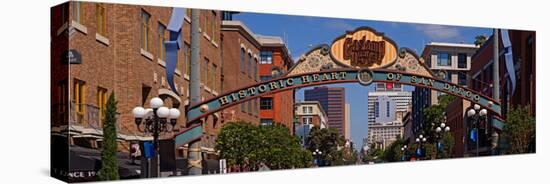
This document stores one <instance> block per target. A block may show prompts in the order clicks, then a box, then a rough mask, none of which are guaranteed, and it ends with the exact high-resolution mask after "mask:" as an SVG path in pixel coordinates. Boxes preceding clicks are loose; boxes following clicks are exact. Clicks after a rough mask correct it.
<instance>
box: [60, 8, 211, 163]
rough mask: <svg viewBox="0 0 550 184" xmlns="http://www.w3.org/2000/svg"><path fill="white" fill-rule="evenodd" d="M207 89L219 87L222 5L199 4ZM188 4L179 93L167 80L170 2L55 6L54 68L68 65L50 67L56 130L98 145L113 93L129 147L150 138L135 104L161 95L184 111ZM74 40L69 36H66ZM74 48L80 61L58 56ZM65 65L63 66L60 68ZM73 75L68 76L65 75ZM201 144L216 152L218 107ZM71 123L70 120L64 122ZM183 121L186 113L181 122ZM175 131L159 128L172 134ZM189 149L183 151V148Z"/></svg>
mask: <svg viewBox="0 0 550 184" xmlns="http://www.w3.org/2000/svg"><path fill="white" fill-rule="evenodd" d="M200 11H201V14H200V15H201V16H200V20H201V21H200V27H201V43H200V47H201V48H200V50H201V52H200V53H201V56H200V58H201V97H202V99H206V98H212V97H215V96H216V95H218V93H220V92H221V90H222V88H221V86H222V85H221V82H219V81H221V79H220V77H221V65H222V63H221V53H222V52H221V48H220V44H221V36H220V35H221V34H220V25H221V19H220V18H219V14H220V12H219V11H210V10H200ZM190 12H191V10H187V15H186V16H185V23H184V25H183V27H182V43H183V47H182V48H181V49H180V50H179V51H178V53H177V54H178V62H177V69H176V75H175V77H174V83H175V85H176V88H177V92H178V93H179V95H177V94H176V93H175V92H173V91H171V89H169V87H168V84H167V82H166V77H165V76H166V72H165V65H166V62H165V60H166V51H165V48H164V44H163V42H164V41H166V40H167V39H168V31H167V29H166V26H167V24H168V22H169V20H170V16H171V13H172V8H169V7H153V6H135V5H122V4H104V3H92V2H76V1H74V2H69V3H65V4H62V5H59V6H56V7H54V8H52V26H51V40H52V62H54V63H52V71H55V72H57V71H67V70H59V69H60V68H61V69H62V68H68V67H70V70H68V71H67V73H68V75H67V74H63V73H61V74H59V75H58V73H53V74H52V88H51V89H52V91H51V92H52V111H54V110H55V109H58V110H59V112H63V113H53V114H54V116H52V125H54V127H53V128H52V132H58V133H62V132H64V131H65V132H66V131H67V130H70V133H71V135H73V134H74V136H69V142H70V143H71V144H75V145H78V146H83V147H89V148H98V147H100V144H101V137H102V131H101V130H102V122H101V120H102V113H101V112H102V110H103V109H104V108H105V103H106V99H107V97H108V96H109V94H111V93H114V94H115V96H116V100H117V101H118V105H117V111H118V113H119V116H118V118H117V121H118V122H117V131H118V134H119V135H118V137H119V139H118V141H119V150H120V151H128V150H129V146H128V144H129V143H130V142H135V141H144V140H151V139H152V138H151V137H150V136H147V135H145V134H144V133H141V132H139V131H138V130H137V127H136V125H135V123H134V117H133V115H132V109H133V108H134V107H136V106H144V107H148V106H149V100H150V99H151V98H153V97H156V96H159V97H161V98H162V99H163V100H164V101H165V105H166V106H168V107H174V108H178V109H179V110H180V111H181V112H185V106H186V105H188V103H189V102H188V100H187V99H188V96H189V89H188V86H189V72H190V70H189V60H190V40H191V38H190V22H191V19H190ZM66 41H68V43H66V44H60V43H63V42H66ZM67 52H69V53H70V54H71V55H78V56H79V57H78V58H79V59H78V60H77V62H74V63H71V64H70V65H69V66H67V65H66V64H62V65H61V66H59V64H57V63H55V62H61V61H62V60H63V58H64V57H65V54H67ZM58 67H60V68H58ZM67 77H70V78H67ZM207 120H208V121H207V123H205V126H204V127H205V131H204V136H203V151H204V152H207V153H213V146H214V145H213V144H214V139H215V135H216V133H217V131H218V130H219V128H220V127H221V126H220V124H219V121H220V120H219V115H217V114H216V115H213V116H212V117H211V118H207ZM59 125H68V126H59ZM184 127H185V113H182V115H181V116H180V118H179V119H178V123H177V125H176V129H177V130H181V128H184ZM172 136H173V135H172V133H166V134H162V135H161V139H169V138H171V137H172ZM178 154H179V155H181V154H183V151H178Z"/></svg>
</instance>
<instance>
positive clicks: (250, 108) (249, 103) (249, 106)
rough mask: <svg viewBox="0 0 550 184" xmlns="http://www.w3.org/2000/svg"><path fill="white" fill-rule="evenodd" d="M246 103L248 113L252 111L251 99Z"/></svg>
mask: <svg viewBox="0 0 550 184" xmlns="http://www.w3.org/2000/svg"><path fill="white" fill-rule="evenodd" d="M246 104H247V105H248V113H252V101H251V100H249V101H247V102H246Z"/></svg>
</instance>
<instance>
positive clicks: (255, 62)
mask: <svg viewBox="0 0 550 184" xmlns="http://www.w3.org/2000/svg"><path fill="white" fill-rule="evenodd" d="M253 78H254V80H258V59H256V58H254V77H253Z"/></svg>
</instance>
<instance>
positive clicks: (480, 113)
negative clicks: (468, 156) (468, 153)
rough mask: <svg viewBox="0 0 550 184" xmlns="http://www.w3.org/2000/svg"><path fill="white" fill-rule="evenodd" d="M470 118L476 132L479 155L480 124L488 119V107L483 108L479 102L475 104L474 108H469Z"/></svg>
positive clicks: (477, 153) (477, 154) (477, 152)
mask: <svg viewBox="0 0 550 184" xmlns="http://www.w3.org/2000/svg"><path fill="white" fill-rule="evenodd" d="M468 118H469V119H470V121H471V122H472V125H473V131H474V132H475V141H476V156H479V125H480V124H481V122H482V121H484V120H486V118H487V109H481V107H480V106H479V105H478V104H475V105H474V108H473V109H470V110H468Z"/></svg>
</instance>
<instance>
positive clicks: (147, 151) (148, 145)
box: [143, 142, 155, 158]
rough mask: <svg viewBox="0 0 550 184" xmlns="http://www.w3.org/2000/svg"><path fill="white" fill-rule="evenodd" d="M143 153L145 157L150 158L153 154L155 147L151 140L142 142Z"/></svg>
mask: <svg viewBox="0 0 550 184" xmlns="http://www.w3.org/2000/svg"><path fill="white" fill-rule="evenodd" d="M143 152H144V153H143V155H144V156H145V158H152V157H153V155H155V147H154V146H153V143H152V142H144V143H143Z"/></svg>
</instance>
